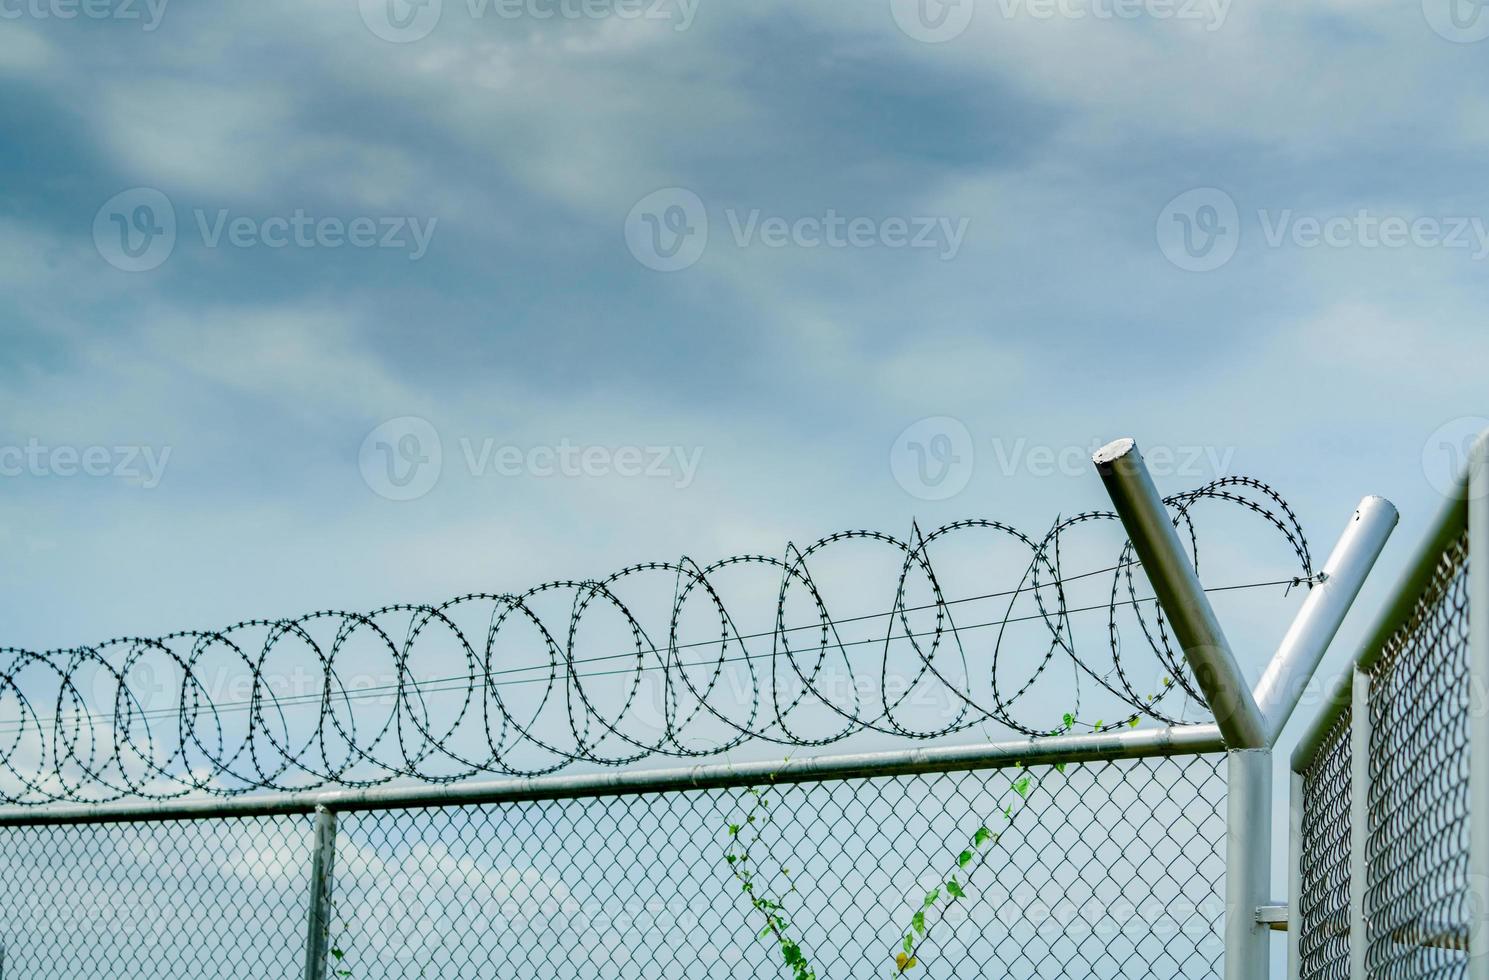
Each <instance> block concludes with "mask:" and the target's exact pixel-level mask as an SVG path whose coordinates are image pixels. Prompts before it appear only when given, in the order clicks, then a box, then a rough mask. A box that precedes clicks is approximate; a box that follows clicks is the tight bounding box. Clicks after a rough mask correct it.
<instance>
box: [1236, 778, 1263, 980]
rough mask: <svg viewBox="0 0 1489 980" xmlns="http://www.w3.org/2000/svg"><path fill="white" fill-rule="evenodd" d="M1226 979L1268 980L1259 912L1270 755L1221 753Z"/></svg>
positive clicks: (1261, 892)
mask: <svg viewBox="0 0 1489 980" xmlns="http://www.w3.org/2000/svg"><path fill="white" fill-rule="evenodd" d="M1226 766H1227V769H1226V781H1227V793H1226V804H1225V823H1226V827H1225V980H1267V976H1268V973H1269V972H1270V966H1271V946H1272V942H1271V937H1272V933H1271V929H1270V928H1269V927H1268V926H1267V925H1265V924H1264V923H1262V922H1260V921H1258V910H1259V909H1260V908H1261V907H1262V906H1263V905H1267V904H1268V903H1269V902H1270V901H1271V890H1272V885H1271V882H1272V752H1271V750H1270V749H1240V750H1236V751H1232V752H1229V753H1227V754H1226Z"/></svg>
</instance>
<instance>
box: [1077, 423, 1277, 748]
mask: <svg viewBox="0 0 1489 980" xmlns="http://www.w3.org/2000/svg"><path fill="white" fill-rule="evenodd" d="M1092 462H1094V463H1095V464H1096V470H1097V472H1098V473H1100V474H1101V482H1102V483H1103V484H1105V485H1106V491H1107V494H1108V495H1109V496H1110V497H1111V498H1112V504H1113V506H1115V507H1116V509H1117V516H1118V517H1119V518H1121V520H1122V526H1123V527H1124V528H1125V529H1126V530H1127V537H1128V540H1130V541H1131V542H1132V548H1133V551H1135V552H1136V553H1137V557H1138V560H1139V561H1140V562H1142V566H1143V572H1144V573H1145V574H1146V575H1147V577H1148V584H1150V585H1151V586H1153V592H1154V593H1155V594H1156V596H1157V597H1158V603H1159V605H1160V606H1162V607H1163V611H1164V613H1165V614H1166V615H1167V616H1168V619H1169V622H1170V623H1171V624H1172V626H1173V628H1174V636H1175V637H1176V638H1177V639H1178V641H1179V646H1180V647H1182V648H1183V650H1184V657H1185V659H1186V660H1187V661H1188V662H1189V667H1190V669H1191V670H1192V671H1194V679H1195V682H1196V683H1198V684H1199V686H1200V690H1202V691H1203V692H1204V694H1205V700H1206V701H1208V702H1209V703H1210V711H1211V712H1212V713H1213V714H1214V715H1215V723H1216V724H1217V725H1219V726H1220V731H1221V733H1222V734H1224V735H1225V744H1226V746H1227V747H1228V748H1232V749H1259V748H1266V747H1269V746H1270V744H1271V743H1270V742H1268V740H1267V725H1266V722H1265V720H1264V719H1263V718H1262V714H1261V711H1260V710H1259V709H1258V708H1257V706H1256V701H1255V700H1253V699H1252V697H1251V685H1249V684H1247V683H1246V678H1245V675H1243V674H1242V673H1241V668H1240V665H1239V664H1237V663H1236V657H1235V654H1233V653H1232V652H1231V648H1230V643H1229V642H1228V641H1227V640H1226V638H1225V632H1224V631H1223V630H1222V629H1221V628H1220V621H1219V620H1218V619H1216V618H1215V610H1214V609H1212V608H1211V607H1210V600H1209V598H1208V597H1207V596H1206V595H1205V590H1204V588H1203V587H1202V586H1201V585H1200V581H1199V575H1198V574H1196V573H1195V570H1194V563H1193V562H1191V561H1190V560H1189V556H1188V555H1186V554H1185V553H1184V546H1183V544H1181V543H1180V541H1179V533H1178V532H1177V531H1175V530H1174V522H1173V518H1172V517H1170V516H1169V513H1168V508H1167V507H1165V506H1164V503H1163V498H1162V497H1161V496H1159V494H1158V488H1157V487H1155V486H1154V485H1153V477H1152V476H1151V475H1150V474H1149V473H1148V467H1147V465H1146V464H1144V463H1143V457H1142V454H1141V453H1139V452H1138V449H1137V444H1136V443H1135V442H1133V441H1132V440H1131V439H1118V440H1117V441H1116V442H1113V443H1111V444H1110V445H1107V446H1105V447H1103V448H1102V449H1101V450H1099V451H1098V452H1097V453H1096V455H1095V456H1093V457H1092Z"/></svg>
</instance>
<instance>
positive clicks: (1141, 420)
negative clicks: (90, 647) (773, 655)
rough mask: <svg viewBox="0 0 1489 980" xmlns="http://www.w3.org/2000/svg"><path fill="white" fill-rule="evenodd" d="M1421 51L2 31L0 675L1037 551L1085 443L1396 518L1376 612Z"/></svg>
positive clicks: (1450, 387) (1439, 216) (706, 5)
mask: <svg viewBox="0 0 1489 980" xmlns="http://www.w3.org/2000/svg"><path fill="white" fill-rule="evenodd" d="M1439 6H1440V5H1439V4H1438V3H1437V2H1436V0H1426V3H1425V6H1423V5H1420V4H1418V3H1414V2H1406V0H1401V2H1393V3H1384V2H1382V3H1355V2H1352V3H1347V4H1346V3H1342V2H1340V3H1324V4H1313V5H1309V6H1307V7H1299V6H1298V5H1296V4H1288V3H1282V2H1270V0H1237V2H1234V3H1226V2H1224V0H1213V2H1212V0H1205V2H1190V0H1182V2H1179V0H1175V2H1166V0H1133V2H1126V0H1124V2H1121V3H1118V2H1116V0H1062V2H1060V3H1055V2H1053V0H981V2H978V3H976V4H975V5H974V4H971V3H962V4H953V5H949V6H941V5H940V4H939V3H938V2H937V0H926V2H925V4H924V5H921V4H918V3H910V2H900V0H894V2H890V0H875V2H853V3H840V2H839V3H826V2H821V3H807V4H802V3H791V4H787V3H778V2H774V0H757V2H754V3H749V4H745V3H727V4H726V3H721V2H718V0H688V2H683V0H645V2H644V3H636V2H622V0H614V2H610V0H595V2H593V3H580V2H578V0H570V2H566V3H561V2H559V0H522V2H512V0H490V2H489V3H482V2H480V0H444V2H443V3H441V2H440V0H430V2H428V3H426V4H425V5H424V6H411V5H409V4H408V3H407V2H406V0H365V2H362V3H360V4H359V3H357V2H356V0H314V2H299V3H287V2H286V3H280V2H272V0H265V2H257V3H239V4H233V5H229V6H226V7H224V6H221V5H216V4H213V5H205V4H192V3H188V2H187V0H172V2H169V3H163V2H161V0H156V2H155V3H153V4H150V3H146V2H145V0H137V2H129V3H126V2H125V0H115V2H112V3H110V2H99V3H96V4H93V5H90V6H88V7H86V8H79V7H75V6H70V5H68V4H67V3H65V2H62V0H3V2H0V72H3V74H4V82H5V95H4V97H3V98H0V106H3V112H4V114H5V118H4V125H3V126H0V132H3V134H4V135H3V136H0V139H3V140H4V141H5V142H6V143H7V144H8V145H7V146H6V152H4V153H3V154H0V168H4V178H5V179H4V180H3V183H0V188H3V189H0V329H3V330H4V335H5V348H4V349H5V357H4V359H3V360H0V446H3V451H0V470H3V472H4V476H3V479H0V489H3V493H0V542H3V543H4V545H5V547H4V553H5V555H6V556H7V559H8V560H7V561H5V562H4V563H3V566H0V576H3V579H0V580H3V584H4V598H3V599H0V612H3V623H4V635H3V637H0V643H6V644H10V645H13V646H19V647H25V648H30V649H45V648H52V647H69V646H74V645H77V644H81V643H88V642H94V641H97V640H100V639H102V638H105V637H108V636H114V635H119V634H143V635H156V634H159V633H163V632H165V631H168V630H172V629H177V628H205V627H213V626H217V625H221V624H224V623H228V622H234V621H238V620H241V619H245V618H251V617H266V616H277V615H283V614H289V613H297V612H301V611H306V610H309V609H320V608H330V607H340V608H351V609H363V608H371V607H375V606H381V605H383V604H386V603H393V602H429V601H439V600H442V599H445V598H447V597H449V596H453V595H457V594H462V593H466V592H472V591H489V592H502V591H509V590H520V589H523V588H526V587H528V586H530V585H532V584H535V583H537V582H539V581H543V580H546V579H549V578H558V577H561V578H585V577H590V576H597V575H602V574H605V573H607V572H609V571H611V570H613V569H615V568H618V567H620V566H621V565H624V564H628V563H631V562H637V561H646V560H653V559H655V560H671V559H675V558H677V557H678V556H679V555H689V556H692V557H694V558H697V559H699V560H702V561H707V560H712V559H715V558H718V557H721V556H724V555H728V554H733V553H737V552H764V553H767V554H780V553H781V552H782V549H783V548H784V545H785V542H787V541H793V540H794V541H799V542H800V541H809V540H812V539H814V538H816V537H818V536H820V535H822V534H825V533H828V532H831V531H834V530H838V529H843V528H857V527H871V528H883V529H886V530H889V531H891V532H893V533H904V532H906V531H907V530H908V528H909V527H910V524H911V522H912V520H919V521H920V522H921V523H922V524H924V525H929V526H934V525H936V524H939V523H942V522H944V521H947V520H951V519H954V518H960V517H965V516H987V517H997V518H1001V519H1004V520H1007V521H1010V522H1012V523H1015V524H1019V525H1021V526H1026V527H1029V528H1031V529H1043V528H1044V527H1046V526H1048V524H1049V522H1050V521H1051V520H1053V519H1054V517H1055V515H1056V514H1058V513H1064V514H1071V513H1074V512H1077V511H1080V510H1084V509H1090V508H1096V507H1102V506H1104V504H1105V499H1104V497H1103V494H1102V491H1101V488H1100V485H1099V482H1098V481H1097V480H1096V478H1095V476H1094V475H1093V474H1092V473H1091V472H1090V471H1089V468H1088V466H1087V464H1086V463H1085V462H1084V460H1085V458H1086V457H1087V456H1088V455H1089V452H1090V451H1091V450H1092V449H1093V448H1095V447H1096V446H1098V445H1100V444H1101V443H1102V442H1104V441H1106V440H1108V439H1110V438H1114V437H1116V436H1119V435H1133V436H1136V437H1137V438H1138V439H1139V440H1140V442H1141V443H1142V444H1143V445H1144V446H1145V447H1147V448H1148V449H1149V450H1150V451H1152V450H1158V451H1159V452H1161V453H1167V454H1168V457H1167V458H1168V459H1169V462H1168V463H1167V464H1165V465H1162V466H1159V465H1157V463H1155V470H1157V471H1158V476H1159V482H1160V484H1161V485H1162V486H1163V488H1164V489H1165V490H1166V491H1177V490H1181V489H1186V488H1188V487H1192V486H1195V485H1197V484H1200V483H1203V482H1205V481H1206V480H1208V479H1211V478H1213V477H1214V476H1216V475H1220V474H1224V473H1246V474H1250V475H1255V476H1258V477H1261V478H1263V479H1266V480H1268V481H1269V482H1271V483H1274V484H1275V485H1277V486H1278V487H1279V488H1281V489H1282V490H1283V491H1284V492H1285V493H1286V494H1287V495H1288V496H1289V498H1290V499H1291V500H1292V501H1293V503H1294V506H1295V507H1296V509H1297V511H1298V514H1299V516H1300V517H1301V519H1302V521H1303V523H1304V526H1305V527H1306V528H1307V529H1308V530H1309V531H1310V533H1311V534H1312V536H1313V538H1314V541H1315V545H1316V547H1317V548H1318V549H1319V550H1326V548H1327V545H1328V543H1329V542H1330V541H1332V539H1333V537H1334V535H1335V534H1336V533H1337V531H1338V529H1339V528H1340V527H1341V526H1342V525H1343V523H1344V520H1345V519H1346V517H1347V516H1348V515H1349V513H1350V511H1351V509H1352V508H1353V506H1354V504H1355V502H1356V501H1357V500H1358V499H1359V498H1360V497H1361V496H1362V495H1364V494H1366V493H1381V494H1384V495H1386V496H1388V497H1390V498H1392V499H1393V500H1394V501H1396V502H1397V503H1398V505H1400V507H1401V509H1402V511H1403V514H1404V521H1403V526H1402V530H1401V532H1399V534H1398V538H1397V541H1396V544H1395V547H1394V549H1393V550H1392V551H1391V552H1390V554H1389V556H1388V558H1387V559H1386V563H1385V564H1386V566H1387V567H1386V571H1385V574H1384V576H1383V579H1382V580H1380V581H1378V582H1377V585H1376V586H1375V589H1376V590H1377V591H1376V593H1375V594H1378V591H1379V590H1380V589H1381V588H1382V587H1383V583H1384V581H1387V580H1389V578H1390V572H1391V571H1392V570H1393V569H1394V568H1395V567H1397V566H1399V564H1400V561H1401V559H1402V558H1403V556H1404V555H1405V554H1406V553H1407V551H1408V550H1409V545H1410V543H1411V541H1412V539H1413V538H1415V537H1416V535H1417V532H1418V531H1419V530H1420V528H1421V527H1422V526H1423V524H1424V523H1425V522H1426V520H1427V519H1428V517H1429V516H1430V514H1431V513H1432V512H1434V511H1435V510H1436V509H1437V507H1438V506H1439V505H1440V503H1441V495H1440V492H1439V487H1440V486H1441V484H1442V481H1443V474H1444V473H1445V472H1447V470H1448V469H1449V468H1450V467H1451V465H1452V457H1453V452H1452V451H1450V450H1449V449H1447V448H1445V447H1448V446H1454V445H1461V444H1462V443H1463V441H1464V440H1465V438H1466V437H1467V436H1468V435H1469V434H1470V433H1472V432H1473V431H1476V430H1477V429H1478V428H1480V427H1482V426H1483V425H1486V424H1489V423H1485V422H1483V421H1482V420H1480V419H1478V416H1482V415H1485V414H1489V405H1486V402H1485V397H1484V393H1483V384H1482V368H1481V364H1482V357H1483V356H1484V354H1485V353H1486V351H1489V335H1486V333H1485V331H1484V329H1483V326H1482V323H1481V320H1480V317H1479V316H1478V314H1477V313H1476V312H1475V311H1476V309H1477V308H1478V307H1479V305H1480V304H1481V303H1482V302H1483V300H1484V298H1485V296H1486V293H1489V282H1486V277H1485V270H1486V268H1489V226H1486V222H1489V200H1486V197H1485V192H1484V190H1483V188H1482V187H1481V186H1480V182H1479V181H1477V180H1475V179H1472V178H1471V177H1470V176H1468V175H1470V174H1473V173H1476V171H1477V168H1478V165H1479V164H1480V162H1481V160H1482V156H1483V152H1484V149H1485V134H1489V126H1486V121H1489V96H1486V95H1485V86H1484V85H1482V84H1476V82H1477V81H1480V80H1482V79H1483V77H1484V72H1485V68H1484V58H1483V56H1484V52H1485V50H1486V48H1485V44H1486V43H1489V42H1484V43H1480V41H1479V35H1480V34H1486V33H1489V17H1485V18H1484V23H1483V24H1480V23H1478V22H1477V21H1475V20H1474V19H1473V16H1472V15H1473V14H1474V12H1475V10H1477V8H1470V9H1467V10H1466V11H1464V10H1458V11H1456V13H1457V14H1458V15H1459V16H1458V17H1457V19H1456V20H1454V19H1453V17H1452V16H1450V15H1451V14H1453V13H1454V11H1452V10H1450V9H1449V8H1448V7H1447V6H1446V5H1445V4H1444V5H1441V8H1440V9H1439ZM1160 458H1163V457H1160ZM1362 626H1363V623H1362V622H1359V621H1357V622H1354V623H1352V624H1351V626H1350V627H1349V629H1348V630H1347V635H1349V636H1353V635H1358V632H1359V631H1360V629H1361V628H1362ZM1264 655H1265V651H1264V650H1258V651H1246V652H1245V653H1244V657H1245V659H1247V660H1248V662H1250V663H1251V664H1252V665H1253V666H1257V665H1259V664H1260V663H1261V661H1262V660H1263V659H1264ZM1342 656H1343V653H1342V649H1341V651H1336V654H1335V659H1336V660H1342Z"/></svg>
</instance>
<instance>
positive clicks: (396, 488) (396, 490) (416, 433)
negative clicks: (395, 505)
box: [357, 415, 444, 500]
mask: <svg viewBox="0 0 1489 980" xmlns="http://www.w3.org/2000/svg"><path fill="white" fill-rule="evenodd" d="M357 464H358V466H360V467H361V470H362V480H363V482H365V483H366V484H367V486H368V488H369V489H371V490H372V492H373V493H375V494H377V495H378V496H379V497H386V498H387V499H388V500H418V499H419V498H420V497H423V496H424V495H425V494H427V493H429V491H431V490H433V489H434V485H435V484H436V483H438V482H439V476H440V472H441V471H442V470H443V468H444V446H443V443H441V441H440V437H439V432H437V431H436V430H435V428H434V426H433V425H431V424H430V423H429V422H428V421H427V420H425V419H421V418H418V417H416V416H412V415H408V416H404V417H403V418H396V419H391V420H389V421H387V422H384V423H383V424H382V425H380V426H378V427H377V428H375V429H373V430H372V431H371V432H369V433H367V438H365V439H363V440H362V448H361V449H360V450H359V451H358V453H357Z"/></svg>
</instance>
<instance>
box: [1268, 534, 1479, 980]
mask: <svg viewBox="0 0 1489 980" xmlns="http://www.w3.org/2000/svg"><path fill="white" fill-rule="evenodd" d="M1454 526H1456V527H1461V531H1458V532H1456V533H1454V534H1453V536H1451V537H1448V538H1447V539H1446V540H1444V541H1442V542H1441V545H1440V546H1439V547H1438V550H1437V551H1436V552H1435V553H1433V552H1431V551H1429V552H1428V553H1427V554H1426V555H1425V557H1424V559H1423V561H1422V563H1421V564H1420V566H1419V567H1420V572H1421V574H1420V576H1419V578H1418V579H1417V580H1416V583H1415V585H1414V586H1413V587H1412V588H1411V589H1410V590H1409V591H1404V592H1403V594H1402V595H1401V596H1399V597H1398V599H1397V607H1398V608H1399V610H1400V612H1399V615H1398V616H1397V617H1396V620H1395V621H1394V624H1393V625H1391V626H1390V628H1389V629H1388V630H1387V631H1386V632H1384V633H1383V634H1382V635H1381V636H1380V642H1378V643H1374V644H1367V647H1366V649H1365V651H1364V653H1363V655H1362V657H1361V658H1360V661H1359V663H1360V666H1358V667H1357V668H1356V671H1357V674H1356V680H1355V683H1354V687H1353V692H1354V693H1353V695H1352V696H1351V693H1350V691H1351V689H1350V688H1349V687H1347V686H1346V687H1342V688H1341V691H1340V692H1339V694H1337V695H1336V699H1335V701H1336V703H1335V707H1334V708H1333V709H1332V710H1333V711H1334V712H1335V717H1334V718H1333V720H1332V721H1329V720H1328V718H1327V716H1325V718H1323V719H1321V720H1320V721H1321V723H1323V724H1327V725H1328V727H1327V728H1326V729H1320V730H1321V731H1322V732H1323V734H1322V735H1321V736H1320V737H1319V738H1318V739H1317V740H1316V742H1315V743H1314V745H1313V746H1312V747H1311V750H1309V751H1308V752H1306V753H1304V754H1305V755H1306V756H1307V757H1306V758H1298V757H1295V758H1294V770H1295V771H1296V772H1297V773H1298V775H1299V777H1300V782H1296V783H1295V786H1296V787H1298V788H1299V789H1300V790H1301V799H1300V800H1299V801H1298V805H1299V807H1300V809H1301V815H1300V820H1299V824H1298V827H1299V830H1298V835H1299V836H1298V839H1297V840H1295V841H1294V860H1295V861H1296V863H1297V866H1296V881H1297V891H1296V894H1295V901H1296V902H1297V906H1298V908H1297V912H1296V915H1295V918H1294V922H1295V923H1296V925H1297V928H1298V930H1299V936H1298V937H1297V947H1296V948H1297V958H1296V961H1295V963H1296V970H1295V973H1294V975H1295V976H1298V977H1301V978H1304V980H1314V978H1344V977H1349V976H1362V975H1363V976H1365V977H1368V978H1372V980H1374V978H1386V980H1414V978H1429V977H1430V978H1448V977H1464V976H1467V975H1468V969H1469V948H1468V946H1469V933H1470V930H1471V927H1472V922H1473V916H1474V915H1475V914H1476V910H1475V908H1474V902H1473V889H1472V887H1471V884H1472V883H1471V880H1470V864H1469V860H1470V818H1471V807H1470V794H1469V768H1470V758H1471V753H1470V721H1471V718H1470V703H1471V699H1472V694H1473V692H1472V690H1471V683H1470V671H1471V658H1470V646H1471V644H1470V634H1469V622H1470V615H1469V613H1470V580H1469V541H1470V534H1469V531H1468V529H1467V528H1466V526H1463V525H1462V515H1461V514H1460V515H1459V523H1458V524H1457V525H1450V526H1449V530H1451V528H1452V527H1454ZM1357 725H1363V726H1364V728H1363V732H1361V731H1357V730H1356V726H1357ZM1316 727H1317V726H1316ZM1360 748H1366V749H1367V750H1366V751H1363V752H1361V751H1358V750H1359V749H1360ZM1357 755H1358V756H1359V757H1357ZM1362 817H1363V819H1361V818H1362ZM1357 879H1358V880H1357ZM1361 931H1363V935H1361Z"/></svg>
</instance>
